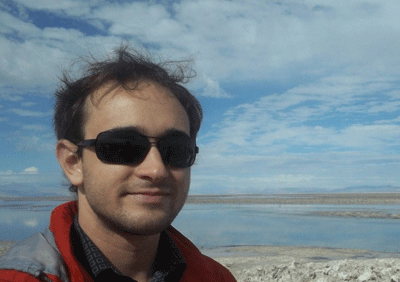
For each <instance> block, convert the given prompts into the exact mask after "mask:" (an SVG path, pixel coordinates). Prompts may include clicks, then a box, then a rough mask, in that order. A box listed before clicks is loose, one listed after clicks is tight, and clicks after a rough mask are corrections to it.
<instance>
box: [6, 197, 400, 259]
mask: <svg viewBox="0 0 400 282" xmlns="http://www.w3.org/2000/svg"><path fill="white" fill-rule="evenodd" d="M60 203H61V202H59V201H40V202H32V201H3V200H2V201H0V239H1V240H11V241H18V240H21V239H24V238H26V237H28V236H30V235H31V234H33V233H34V232H37V231H42V230H43V229H44V228H45V227H46V226H47V225H48V222H49V217H50V212H51V210H52V209H53V208H54V207H55V206H57V205H59V204H60ZM340 211H345V212H355V213H371V212H374V213H381V214H400V205H278V204H253V205H247V204H186V205H185V207H184V208H183V210H182V211H181V213H180V214H179V216H178V217H177V218H176V220H175V221H174V223H173V226H175V227H176V228H177V229H178V230H179V231H180V232H182V233H183V234H184V235H186V236H187V237H188V238H189V239H190V240H192V241H193V242H194V243H195V244H196V245H197V246H198V247H200V248H213V247H221V246H237V245H275V246H317V247H332V248H352V249H364V250H371V251H379V252H400V243H399V238H400V226H399V224H400V219H388V218H353V217H345V216H342V217H338V216H323V215H324V214H326V212H331V213H332V212H333V213H335V212H340Z"/></svg>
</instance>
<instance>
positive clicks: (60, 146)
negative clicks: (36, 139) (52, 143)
mask: <svg viewBox="0 0 400 282" xmlns="http://www.w3.org/2000/svg"><path fill="white" fill-rule="evenodd" d="M77 150H78V146H77V145H75V144H73V143H72V142H71V141H68V140H66V139H61V140H59V141H58V142H57V146H56V155H57V160H58V162H59V164H60V166H61V168H62V169H63V171H64V174H65V175H66V176H67V177H68V179H69V181H70V182H71V183H72V184H73V185H75V186H77V187H79V186H81V185H82V183H83V174H82V158H80V157H79V156H78V153H77Z"/></svg>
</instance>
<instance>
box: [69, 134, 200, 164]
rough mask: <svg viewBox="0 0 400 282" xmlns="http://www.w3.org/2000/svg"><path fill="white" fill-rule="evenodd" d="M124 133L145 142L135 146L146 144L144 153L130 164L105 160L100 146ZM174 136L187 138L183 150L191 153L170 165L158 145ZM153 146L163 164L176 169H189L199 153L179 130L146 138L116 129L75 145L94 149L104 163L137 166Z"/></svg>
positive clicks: (122, 161)
mask: <svg viewBox="0 0 400 282" xmlns="http://www.w3.org/2000/svg"><path fill="white" fill-rule="evenodd" d="M124 132H126V133H130V134H126V136H132V137H140V138H141V140H146V141H147V142H143V141H141V142H139V144H137V145H139V146H143V145H145V144H146V149H145V152H143V151H142V152H138V157H137V158H136V159H135V161H132V162H128V161H126V159H123V158H122V159H121V161H115V160H114V161H111V160H110V159H111V158H107V156H106V155H105V154H104V153H103V148H102V146H104V145H109V144H110V139H111V138H107V137H113V135H117V137H116V138H117V140H118V135H120V134H121V133H124ZM174 134H178V135H182V137H187V140H185V142H186V143H187V144H190V146H187V147H186V148H185V150H187V149H190V150H192V152H190V153H186V160H183V159H182V160H180V162H178V161H176V162H175V163H174V164H171V163H168V160H169V159H170V158H168V156H167V155H166V154H165V153H163V152H164V150H162V149H163V147H160V146H159V144H160V142H163V141H164V140H168V138H171V136H172V135H174ZM105 135H106V137H105V138H103V136H105ZM149 138H153V139H156V141H150V140H149ZM103 139H104V140H103ZM107 140H108V141H109V142H108V143H107ZM120 140H121V141H122V140H124V141H128V140H129V138H126V140H125V139H123V138H120ZM188 141H189V142H188ZM153 144H154V145H155V146H156V147H157V149H158V151H159V153H160V155H161V157H162V160H163V162H164V164H165V165H169V166H171V167H176V168H187V167H191V166H192V165H193V164H194V161H195V159H196V155H197V154H198V153H199V148H198V147H197V146H196V142H195V141H193V139H192V138H190V137H189V136H187V135H186V134H185V133H183V132H181V131H179V130H173V131H171V132H168V133H167V134H165V135H164V136H161V137H152V136H146V135H144V134H141V133H139V131H138V130H136V129H129V128H127V129H125V128H122V129H121V128H117V129H111V130H107V131H103V132H100V133H99V134H98V135H97V137H96V139H86V140H82V141H79V142H77V143H76V145H77V146H79V147H83V148H85V147H95V152H96V156H97V158H98V159H99V160H101V161H103V162H106V163H113V164H139V163H141V162H142V161H143V160H144V159H145V158H146V156H147V154H148V152H149V150H150V148H151V146H152V145H153ZM166 148H167V147H166Z"/></svg>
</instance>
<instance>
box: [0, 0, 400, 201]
mask: <svg viewBox="0 0 400 282" xmlns="http://www.w3.org/2000/svg"><path fill="white" fill-rule="evenodd" d="M399 14H400V2H399V1H397V0H393V1H391V0H371V1H357V0H354V1H348V0H326V1H314V0H304V1H301V0H297V1H286V0H274V1H269V0H263V1H254V0H253V1H250V0H236V1H235V0H233V1H225V0H217V1H215V0H214V1H208V0H198V1H196V0H182V1H163V0H159V1H132V0H119V1H110V0H86V1H77V0H64V1H58V0H57V1H56V0H37V1H31V0H15V1H10V0H0V46H1V47H0V128H1V130H0V140H1V141H0V156H1V163H0V187H1V185H3V187H6V186H4V185H11V184H12V185H14V186H15V185H25V186H29V187H33V188H34V189H39V190H40V189H44V187H60V189H64V190H63V191H65V190H66V189H67V188H66V186H65V184H66V181H65V179H64V178H63V174H62V171H61V169H60V168H59V165H58V163H57V161H56V158H55V144H56V138H55V135H54V133H53V126H52V122H53V120H52V118H53V108H54V102H55V99H54V94H53V93H54V91H55V90H56V89H57V87H59V86H60V84H59V78H60V76H61V73H62V71H63V70H65V69H67V70H72V71H75V72H76V73H78V72H79V67H77V65H78V64H77V63H76V62H77V59H79V58H80V57H87V56H88V55H89V54H91V55H93V56H94V57H96V58H104V57H105V56H107V55H110V54H112V50H114V49H116V48H117V47H118V46H119V45H120V44H121V43H125V44H129V45H130V46H131V47H132V48H134V49H136V50H139V51H141V52H147V53H149V54H152V56H153V57H154V58H155V60H185V59H188V58H192V59H193V60H194V63H193V68H194V70H195V71H196V73H197V76H196V77H195V78H194V79H193V80H192V81H191V82H190V83H188V84H186V87H188V89H189V90H190V91H191V92H192V93H193V94H194V95H195V96H196V97H197V98H198V99H199V100H200V102H201V104H202V107H203V110H204V120H203V124H202V128H201V130H200V132H199V135H198V146H199V148H200V153H199V155H198V158H197V160H196V163H195V165H194V166H193V167H192V184H191V192H190V193H192V194H205V193H262V192H265V191H274V190H276V191H278V190H279V189H282V188H312V189H320V190H321V191H322V190H331V189H342V188H346V187H354V186H363V185H368V186H400V173H399V171H400V52H399V48H400V17H399V16H398V15H399ZM21 187H22V186H21ZM39 190H38V191H39ZM60 191H61V190H60Z"/></svg>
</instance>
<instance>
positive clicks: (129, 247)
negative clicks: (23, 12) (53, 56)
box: [0, 47, 235, 282]
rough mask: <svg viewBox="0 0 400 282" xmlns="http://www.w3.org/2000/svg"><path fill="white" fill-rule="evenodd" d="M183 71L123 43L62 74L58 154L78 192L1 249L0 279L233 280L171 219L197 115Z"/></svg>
mask: <svg viewBox="0 0 400 282" xmlns="http://www.w3.org/2000/svg"><path fill="white" fill-rule="evenodd" d="M180 70H182V68H181V69H180ZM182 73H183V72H182V71H181V74H182ZM184 79H185V78H184V77H183V76H182V75H179V76H178V75H177V73H174V74H173V75H171V74H169V73H168V72H167V71H166V69H164V68H163V67H161V66H160V65H157V64H154V63H152V62H150V61H148V60H147V59H144V58H143V57H141V56H139V55H138V54H136V53H130V52H128V51H127V48H124V47H121V48H120V49H119V50H118V51H117V57H116V59H114V60H112V59H110V60H106V61H104V62H94V63H90V64H89V66H88V69H87V72H86V73H85V75H84V76H83V77H82V78H80V79H78V80H75V81H71V80H70V79H69V78H68V77H67V76H66V75H65V76H64V79H63V87H61V88H60V90H58V91H57V93H56V97H57V100H56V108H55V116H54V124H55V130H56V134H57V139H58V143H57V147H56V154H57V159H58V161H59V163H60V166H61V167H62V169H63V171H64V174H65V175H66V177H67V178H68V180H69V181H70V183H71V187H70V190H71V191H74V192H75V193H77V201H73V202H69V203H65V204H63V205H61V206H59V207H57V208H56V209H55V210H54V211H53V212H52V215H51V219H50V226H49V229H47V230H46V231H45V232H44V233H41V234H36V235H34V236H32V237H30V238H28V239H27V240H25V241H23V242H20V243H19V244H17V245H16V246H14V247H13V248H12V249H11V250H10V251H9V252H8V254H7V255H5V256H4V257H3V258H1V259H0V268H2V269H3V270H0V281H71V282H75V281H113V279H114V281H140V282H142V281H235V279H234V278H233V276H232V275H231V273H230V272H229V271H228V270H227V269H226V268H224V267H223V266H222V265H220V264H218V263H217V262H215V261H213V260H212V259H210V258H208V257H206V256H204V255H202V254H201V253H200V252H199V250H198V249H197V248H196V247H195V246H194V245H193V244H192V243H191V242H190V241H189V240H188V239H187V238H185V237H184V236H183V235H182V234H180V233H179V232H178V231H177V230H176V229H174V228H173V227H172V226H171V223H172V222H173V220H174V218H175V217H176V216H177V215H178V213H179V212H180V210H181V209H182V207H183V205H184V203H185V200H186V198H187V195H188V191H189V184H190V167H191V166H192V165H193V163H194V160H195V157H196V154H197V152H198V148H197V146H196V135H197V132H198V131H199V128H200V123H201V119H202V110H201V107H200V104H199V102H198V101H197V100H196V98H195V97H194V96H192V95H191V94H190V93H189V92H188V91H187V89H186V88H184V87H183V86H181V85H180V84H179V83H180V82H182V81H183V80H184Z"/></svg>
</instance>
